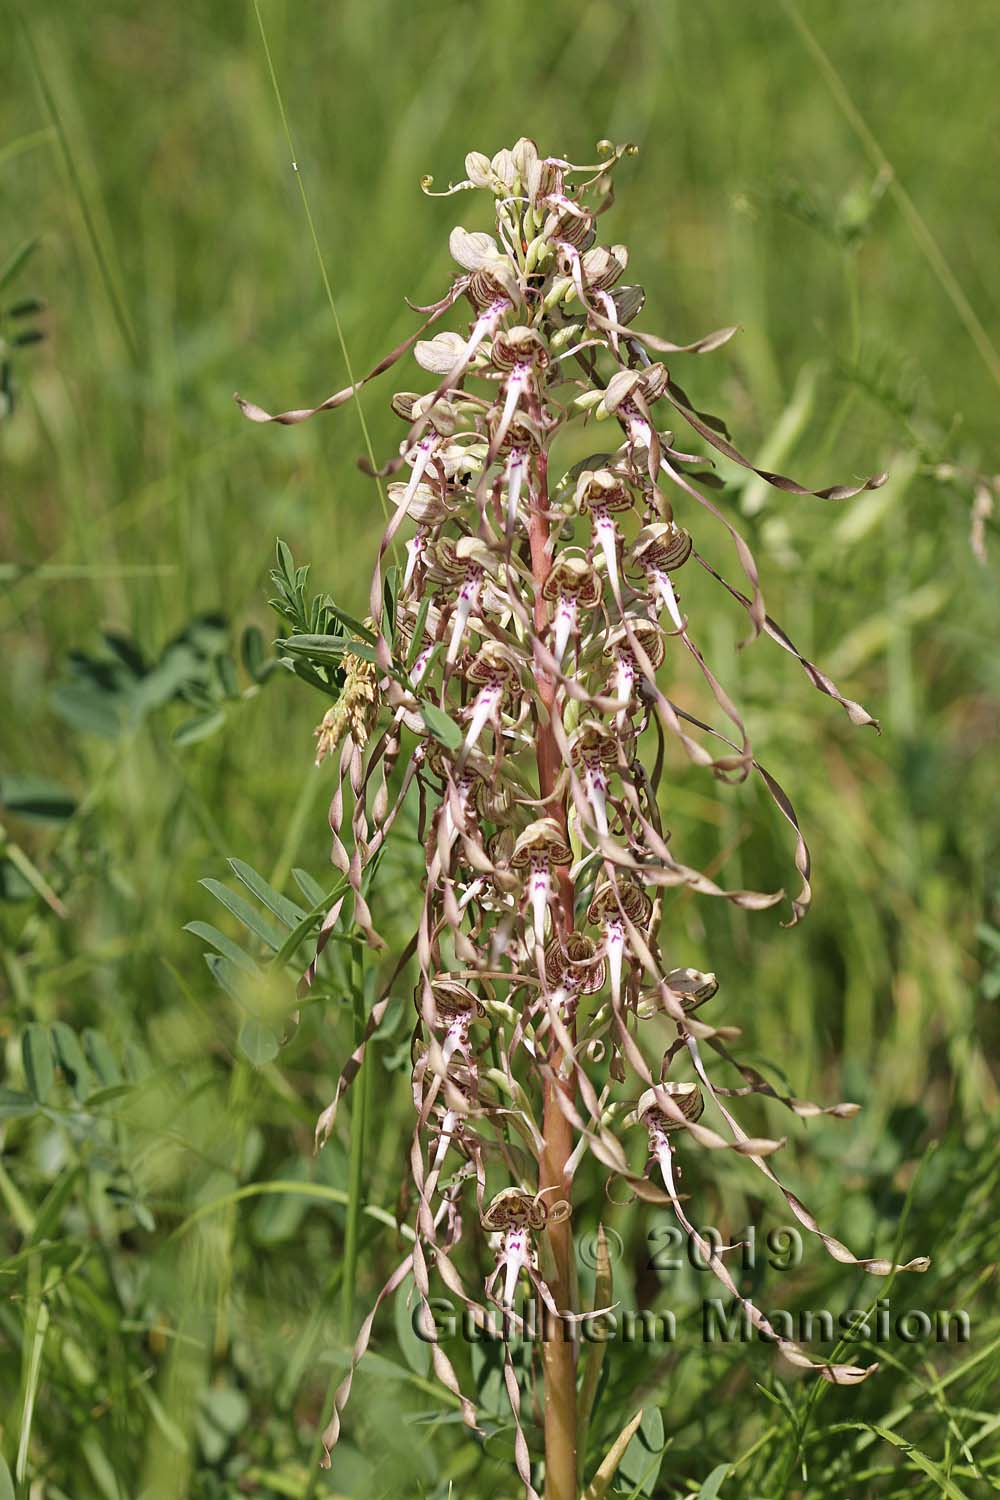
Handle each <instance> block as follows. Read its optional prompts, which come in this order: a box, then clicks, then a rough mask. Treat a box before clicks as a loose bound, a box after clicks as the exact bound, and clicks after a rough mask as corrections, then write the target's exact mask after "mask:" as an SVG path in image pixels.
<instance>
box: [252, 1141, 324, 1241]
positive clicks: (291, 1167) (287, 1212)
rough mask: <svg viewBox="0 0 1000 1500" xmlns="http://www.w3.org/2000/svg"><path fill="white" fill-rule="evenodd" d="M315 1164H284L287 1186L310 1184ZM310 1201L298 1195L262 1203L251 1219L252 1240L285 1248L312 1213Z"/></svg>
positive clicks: (270, 1197)
mask: <svg viewBox="0 0 1000 1500" xmlns="http://www.w3.org/2000/svg"><path fill="white" fill-rule="evenodd" d="M311 1167H312V1164H311V1163H308V1164H307V1163H306V1162H304V1161H303V1160H302V1159H301V1158H296V1159H295V1160H294V1161H292V1162H285V1163H284V1164H283V1166H282V1168H281V1175H282V1177H283V1178H284V1179H285V1181H286V1182H308V1181H309V1177H310V1171H311ZM309 1208H310V1200H309V1199H308V1198H305V1197H303V1196H302V1195H301V1194H298V1193H272V1194H269V1195H267V1196H266V1197H263V1198H261V1199H260V1201H259V1202H258V1203H257V1204H256V1205H255V1207H254V1211H253V1213H252V1215H251V1217H250V1223H251V1226H252V1232H253V1238H254V1239H255V1240H256V1242H257V1243H258V1244H259V1245H281V1244H286V1243H287V1242H288V1241H289V1240H290V1239H292V1237H293V1236H294V1235H296V1234H298V1232H299V1229H300V1227H301V1224H302V1220H303V1219H304V1218H305V1216H306V1214H307V1213H308V1212H309Z"/></svg>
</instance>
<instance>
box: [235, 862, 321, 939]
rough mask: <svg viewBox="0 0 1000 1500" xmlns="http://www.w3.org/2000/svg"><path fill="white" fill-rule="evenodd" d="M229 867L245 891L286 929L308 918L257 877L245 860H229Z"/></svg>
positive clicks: (299, 908)
mask: <svg viewBox="0 0 1000 1500" xmlns="http://www.w3.org/2000/svg"><path fill="white" fill-rule="evenodd" d="M229 867H230V869H231V870H232V872H233V874H234V875H238V876H239V878H240V880H242V882H243V884H244V885H245V886H246V888H247V890H249V891H253V894H254V895H255V896H256V897H257V900H258V901H260V902H261V904H262V905H263V906H266V907H267V909H268V911H270V912H273V913H274V915H275V916H276V917H277V918H278V920H279V922H283V923H284V924H285V926H286V927H296V926H297V925H298V924H299V922H301V921H302V920H303V918H305V917H306V916H308V912H305V911H303V910H302V908H301V906H296V904H295V902H294V901H289V899H288V897H287V896H283V895H282V894H281V892H280V891H276V890H275V889H274V886H273V885H268V883H267V881H266V880H265V879H264V877H263V875H258V874H257V871H256V870H255V869H254V868H253V867H252V866H251V865H248V864H247V863H246V861H245V860H243V859H231V860H230V861H229Z"/></svg>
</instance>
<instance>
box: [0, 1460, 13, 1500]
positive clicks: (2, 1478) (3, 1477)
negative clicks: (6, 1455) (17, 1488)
mask: <svg viewBox="0 0 1000 1500" xmlns="http://www.w3.org/2000/svg"><path fill="white" fill-rule="evenodd" d="M0 1500H14V1481H13V1479H11V1477H10V1470H9V1469H8V1467H7V1465H6V1463H5V1461H4V1460H3V1459H2V1458H0Z"/></svg>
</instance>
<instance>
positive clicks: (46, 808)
mask: <svg viewBox="0 0 1000 1500" xmlns="http://www.w3.org/2000/svg"><path fill="white" fill-rule="evenodd" d="M0 803H2V804H3V806H4V807H5V808H7V809H8V810H9V811H10V812H13V813H17V814H18V815H19V816H20V817H22V818H33V819H34V820H35V821H36V822H39V823H65V822H66V821H67V820H68V819H69V818H71V817H72V816H73V814H74V813H75V812H76V798H75V797H74V796H73V794H72V793H71V792H68V791H67V790H66V788H65V787H62V786H60V785H59V784H58V782H55V781H47V780H46V779H45V778H43V777H41V776H31V775H27V776H0Z"/></svg>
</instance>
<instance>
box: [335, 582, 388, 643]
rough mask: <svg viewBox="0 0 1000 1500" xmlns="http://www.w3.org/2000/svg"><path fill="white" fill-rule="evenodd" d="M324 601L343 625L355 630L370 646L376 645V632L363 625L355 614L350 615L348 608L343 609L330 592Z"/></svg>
mask: <svg viewBox="0 0 1000 1500" xmlns="http://www.w3.org/2000/svg"><path fill="white" fill-rule="evenodd" d="M323 603H324V604H325V605H326V607H327V609H328V610H329V611H330V613H331V614H332V615H333V616H334V617H335V618H336V619H338V620H339V621H340V623H341V625H346V626H347V628H348V630H353V631H354V634H355V635H359V636H360V637H361V639H362V640H363V641H367V642H368V644H369V646H374V645H375V642H376V641H377V640H378V636H377V635H376V634H375V632H374V631H373V630H370V629H369V628H368V626H367V625H363V624H362V623H361V621H360V620H356V619H355V618H354V616H353V615H349V614H348V613H347V611H346V609H341V607H340V605H339V604H334V602H333V600H332V599H331V598H330V596H329V594H327V596H326V598H325V599H324V600H323Z"/></svg>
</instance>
